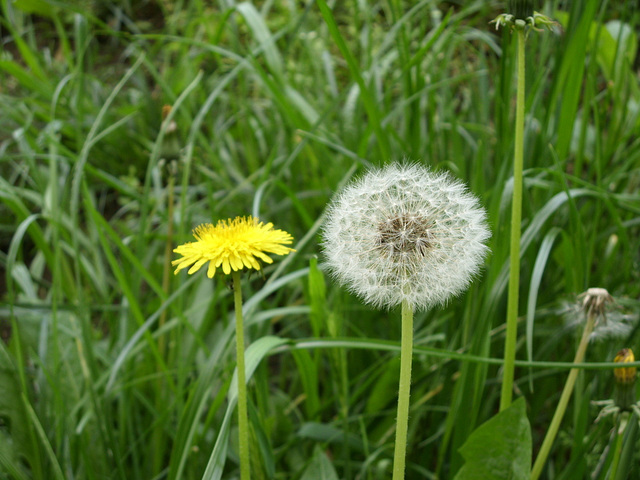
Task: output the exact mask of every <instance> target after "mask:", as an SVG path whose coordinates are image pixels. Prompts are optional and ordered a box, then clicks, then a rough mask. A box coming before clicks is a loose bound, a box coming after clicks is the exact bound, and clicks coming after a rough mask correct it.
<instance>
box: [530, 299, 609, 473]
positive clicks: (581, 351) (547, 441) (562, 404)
mask: <svg viewBox="0 0 640 480" xmlns="http://www.w3.org/2000/svg"><path fill="white" fill-rule="evenodd" d="M595 320H596V315H595V313H593V312H591V311H589V314H588V315H587V324H586V325H585V326H584V331H583V332H582V338H581V339H580V344H579V345H578V350H577V351H576V356H575V358H574V359H573V363H580V362H582V361H583V360H584V355H585V352H586V351H587V345H588V344H589V337H590V336H591V332H593V327H594V325H595ZM578 372H580V369H579V368H572V369H571V370H570V371H569V376H568V377H567V381H566V383H565V384H564V389H563V390H562V395H560V401H559V402H558V405H557V406H556V411H555V412H554V414H553V418H552V419H551V424H550V425H549V430H547V434H546V435H545V437H544V440H543V442H542V446H541V447H540V452H538V457H537V458H536V461H535V462H534V464H533V469H532V470H531V480H537V479H538V477H540V474H541V473H542V467H544V464H545V462H546V461H547V457H548V456H549V451H550V450H551V445H553V441H554V440H555V438H556V435H557V434H558V428H560V422H561V421H562V417H563V416H564V412H565V411H566V410H567V405H568V403H569V399H570V398H571V393H572V392H573V387H574V386H575V384H576V378H577V377H578Z"/></svg>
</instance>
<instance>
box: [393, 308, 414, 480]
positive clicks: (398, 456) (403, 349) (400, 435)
mask: <svg viewBox="0 0 640 480" xmlns="http://www.w3.org/2000/svg"><path fill="white" fill-rule="evenodd" d="M412 359H413V307H411V305H409V303H408V302H407V301H406V300H403V301H402V341H401V342H400V386H399V388H398V416H397V418H396V446H395V452H394V455H393V480H403V479H404V468H405V467H404V465H405V457H406V455H407V431H408V426H409V395H410V393H411V362H412Z"/></svg>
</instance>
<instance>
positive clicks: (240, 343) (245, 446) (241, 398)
mask: <svg viewBox="0 0 640 480" xmlns="http://www.w3.org/2000/svg"><path fill="white" fill-rule="evenodd" d="M231 277H232V278H233V300H234V307H235V310H236V362H237V370H238V430H239V437H240V438H239V441H238V445H239V448H240V478H241V480H249V479H250V478H251V464H250V459H249V416H248V415H247V381H246V375H245V370H244V368H245V367H244V324H243V322H242V287H241V285H240V272H237V271H233V272H231Z"/></svg>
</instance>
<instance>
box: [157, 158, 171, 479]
mask: <svg viewBox="0 0 640 480" xmlns="http://www.w3.org/2000/svg"><path fill="white" fill-rule="evenodd" d="M168 172H169V175H168V182H167V239H166V241H165V244H164V261H163V265H164V267H163V270H162V291H163V292H164V293H165V295H166V296H167V297H168V296H169V287H170V285H171V284H170V282H171V252H172V251H173V207H174V196H173V189H174V186H175V162H172V163H171V164H170V165H169V169H168ZM166 320H167V310H164V311H163V312H162V313H161V314H160V318H159V319H158V330H162V328H163V327H164V325H165V323H166ZM166 350H167V337H166V334H162V335H160V336H159V337H158V351H159V354H160V357H161V358H163V359H165V360H166ZM157 368H158V373H160V374H162V373H163V372H162V366H161V365H160V364H159V363H158V364H157ZM165 387H166V380H165V377H164V376H163V375H160V376H158V381H157V385H156V388H157V391H156V411H157V412H160V411H161V410H162V408H163V405H166V403H165V402H166V396H165V395H164V392H165V391H166V390H165ZM153 445H154V447H153V451H154V452H155V453H156V455H154V457H153V472H154V473H158V472H160V471H161V470H162V462H163V460H164V451H165V436H164V426H163V425H162V424H161V423H158V424H157V425H156V427H155V428H154V432H153Z"/></svg>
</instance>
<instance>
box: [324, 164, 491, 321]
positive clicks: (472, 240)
mask: <svg viewBox="0 0 640 480" xmlns="http://www.w3.org/2000/svg"><path fill="white" fill-rule="evenodd" d="M489 236H490V233H489V229H488V227H487V223H486V215H485V212H484V210H483V209H482V208H481V207H480V205H479V204H478V200H477V199H476V197H474V196H473V195H472V194H470V193H468V192H467V191H466V188H465V187H464V185H462V184H461V183H459V182H457V181H455V180H453V179H452V178H451V177H449V175H447V174H444V173H434V172H431V171H429V170H428V169H426V168H424V167H422V166H420V165H398V164H392V165H389V166H388V167H386V168H383V169H381V170H371V171H369V172H368V173H367V174H366V175H365V176H364V177H362V178H361V179H360V180H358V181H356V182H354V183H352V184H351V185H349V186H347V188H345V190H344V191H343V192H342V193H341V194H340V195H338V196H337V198H336V199H335V200H334V202H333V204H332V205H331V207H330V209H329V216H328V220H327V223H326V225H325V227H324V242H323V246H324V251H325V255H326V257H327V263H328V265H329V267H330V269H331V271H332V273H333V275H334V277H335V278H336V279H337V280H338V281H340V282H341V283H343V284H346V285H347V286H348V287H349V288H350V289H351V290H352V291H353V292H354V293H355V294H357V295H358V296H360V297H361V298H362V299H363V300H364V301H365V302H367V303H371V304H372V305H374V306H378V307H381V306H384V307H393V306H395V305H399V304H400V303H402V302H403V301H406V302H407V303H408V304H409V305H410V306H411V307H413V308H414V309H420V308H428V307H431V306H435V305H438V304H442V303H445V302H446V301H447V300H448V299H449V298H450V297H451V296H453V295H457V294H459V293H461V292H462V291H464V289H466V287H467V286H468V285H469V282H470V281H471V278H472V277H473V275H474V274H475V273H476V272H477V271H478V267H479V265H480V263H481V262H482V260H483V259H484V257H485V255H486V253H487V247H486V246H485V241H486V240H487V239H488V238H489Z"/></svg>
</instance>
